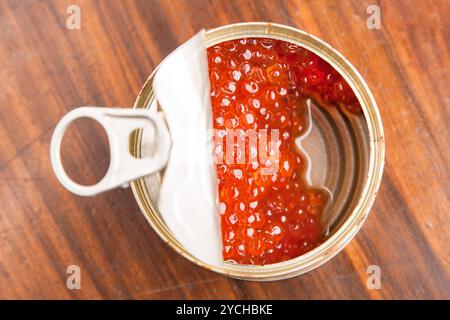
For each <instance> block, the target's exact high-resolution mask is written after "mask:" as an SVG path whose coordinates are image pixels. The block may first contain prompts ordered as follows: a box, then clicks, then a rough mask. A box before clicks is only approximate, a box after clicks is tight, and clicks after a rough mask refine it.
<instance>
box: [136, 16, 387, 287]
mask: <svg viewBox="0 0 450 320" xmlns="http://www.w3.org/2000/svg"><path fill="white" fill-rule="evenodd" d="M246 37H268V38H274V39H279V40H284V41H288V42H291V43H294V44H297V45H300V46H302V47H304V48H306V49H308V50H310V51H312V52H314V53H315V54H317V55H318V56H320V57H321V58H323V59H324V60H325V61H327V62H328V63H330V64H331V65H332V66H333V68H335V69H336V70H337V71H338V72H339V73H340V74H341V75H342V76H343V77H344V79H345V80H346V81H347V82H348V83H349V85H350V86H351V88H352V90H353V91H354V92H355V94H356V96H357V98H358V100H359V102H360V104H361V107H362V109H363V113H364V117H365V121H366V124H367V128H368V131H369V168H368V173H367V179H366V182H365V185H364V188H363V190H362V195H361V197H360V199H359V202H358V203H357V205H356V206H355V207H354V209H353V211H352V212H351V214H350V215H349V217H348V218H347V220H346V221H345V222H344V223H343V224H342V225H341V226H340V227H339V229H338V230H337V231H336V232H335V233H334V234H333V235H332V236H331V237H329V238H328V239H327V240H326V241H325V242H323V243H322V244H321V245H320V246H318V247H317V248H315V249H313V250H311V251H309V252H308V253H306V254H304V255H302V256H299V257H297V258H294V259H291V260H288V261H284V262H280V263H276V264H272V265H265V266H242V265H235V264H224V266H221V267H215V266H211V265H208V264H205V263H203V262H202V261H199V260H198V259H197V258H195V257H194V256H192V255H191V254H190V253H189V252H187V251H186V250H185V249H184V248H183V247H182V246H181V244H180V243H179V242H178V241H177V240H176V239H175V237H174V236H173V235H172V234H171V232H170V230H168V228H167V226H165V224H164V221H163V220H162V218H161V216H160V215H159V214H158V212H157V210H156V208H155V206H154V204H153V203H152V202H151V200H150V198H149V196H148V194H147V192H146V188H145V182H144V179H143V178H141V179H138V180H136V181H133V182H132V183H131V187H132V191H133V194H134V196H135V198H136V201H137V203H138V205H139V207H140V209H141V211H142V213H143V214H144V216H145V217H146V219H147V221H148V222H149V224H150V225H151V226H152V228H153V229H154V230H155V231H156V233H157V234H158V235H159V236H160V237H161V239H163V240H164V241H165V242H166V243H167V244H168V245H169V246H171V247H172V248H173V249H175V250H176V251H177V252H178V253H179V254H181V255H182V256H184V257H185V258H187V259H188V260H190V261H192V262H194V263H196V264H197V265H200V266H202V267H204V268H206V269H209V270H211V271H214V272H218V273H220V274H223V275H227V276H230V277H233V278H238V279H244V280H259V281H268V280H279V279H286V278H290V277H293V276H297V275H300V274H303V273H306V272H308V271H311V270H313V269H315V268H317V267H319V266H320V265H322V264H323V263H325V262H326V261H328V260H330V259H331V258H332V257H333V256H335V255H336V254H337V253H338V252H340V251H341V250H342V249H343V248H344V247H345V246H346V245H347V244H348V242H349V241H350V240H351V239H352V238H353V237H354V236H355V234H356V233H357V232H358V230H359V229H360V228H361V226H362V224H363V223H364V221H365V220H366V218H367V216H368V214H369V211H370V208H371V207H372V205H373V202H374V200H375V197H376V194H377V192H378V189H379V186H380V183H381V178H382V174H383V168H384V157H385V142H384V133H383V125H382V122H381V118H380V114H379V111H378V107H377V104H376V102H375V99H374V97H373V95H372V93H371V92H370V90H369V88H368V86H367V84H366V83H365V81H364V79H363V78H362V76H361V75H360V74H359V72H358V71H357V70H356V69H355V68H354V67H353V65H352V64H351V63H350V62H349V61H348V60H347V59H346V58H345V57H344V56H343V55H342V54H340V53H339V52H338V51H337V50H336V49H334V48H333V47H331V46H330V45H329V44H328V43H326V42H324V41H323V40H321V39H319V38H317V37H315V36H313V35H310V34H309V33H307V32H305V31H303V30H299V29H296V28H293V27H289V26H285V25H281V24H275V23H266V22H248V23H237V24H231V25H226V26H222V27H219V28H215V29H211V30H208V31H207V33H206V41H207V46H208V47H209V46H212V45H214V44H217V43H220V42H224V41H227V40H232V39H239V38H246ZM156 70H157V68H156V69H155V70H154V71H153V72H152V74H151V75H150V76H149V78H148V79H147V81H146V82H145V84H144V86H143V87H142V89H141V91H140V93H139V95H138V97H137V99H136V102H135V104H134V108H148V107H149V106H150V104H151V103H152V101H153V100H154V94H153V89H152V82H153V77H154V75H155V72H156ZM141 140H142V132H139V131H138V132H136V133H135V134H134V135H132V136H131V138H130V151H131V152H132V153H134V154H135V155H136V156H140V146H141Z"/></svg>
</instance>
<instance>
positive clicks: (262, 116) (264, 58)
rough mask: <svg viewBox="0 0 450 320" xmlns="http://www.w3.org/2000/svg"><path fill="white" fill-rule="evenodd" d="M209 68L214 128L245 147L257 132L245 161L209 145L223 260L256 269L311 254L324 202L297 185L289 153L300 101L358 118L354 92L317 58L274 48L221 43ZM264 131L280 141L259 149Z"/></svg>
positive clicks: (299, 163)
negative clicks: (212, 150)
mask: <svg viewBox="0 0 450 320" xmlns="http://www.w3.org/2000/svg"><path fill="white" fill-rule="evenodd" d="M208 64H209V77H210V83H211V103H212V107H213V118H214V128H215V129H218V130H222V131H221V132H224V135H226V134H229V133H230V132H231V130H233V131H232V132H233V135H234V136H233V139H234V138H236V140H235V141H239V139H241V141H244V142H245V143H246V146H249V145H251V144H250V139H251V138H250V136H249V135H247V134H246V133H247V132H249V131H253V132H257V133H258V134H257V138H258V144H259V147H258V148H254V149H252V150H248V152H247V153H246V152H245V151H244V152H242V150H240V149H239V148H237V147H236V144H232V145H230V146H228V145H226V144H224V143H222V144H217V145H216V150H215V151H216V161H217V165H216V168H217V175H218V183H219V200H220V213H221V215H222V224H221V225H222V241H223V256H224V260H231V261H234V262H236V263H241V264H256V265H263V264H270V263H276V262H281V261H285V260H288V259H292V258H295V257H297V256H299V255H302V254H304V253H306V252H308V251H310V250H312V249H313V248H314V247H316V246H318V245H319V244H320V243H321V241H322V228H321V225H320V214H321V211H322V210H323V208H324V205H325V203H326V201H327V197H326V195H325V194H324V193H323V191H321V190H315V189H311V188H310V187H308V186H307V184H306V183H305V181H304V175H303V173H304V172H303V171H304V159H303V158H302V157H301V155H300V154H299V152H298V150H297V147H296V145H295V138H296V137H298V136H299V135H300V134H301V133H302V130H303V126H304V123H305V120H306V119H305V115H304V109H303V105H304V104H302V103H301V101H302V99H304V97H305V96H310V97H313V98H315V99H317V100H318V101H319V102H320V103H321V104H325V105H332V104H338V105H341V106H343V107H344V108H346V110H348V111H351V112H359V111H360V106H359V104H358V101H357V99H356V97H355V95H354V93H353V91H352V90H351V88H350V87H349V85H348V84H347V82H346V81H345V80H344V79H343V78H342V77H341V76H340V75H339V73H337V72H336V71H335V70H334V69H333V68H332V67H331V66H330V65H329V64H328V63H327V62H325V61H324V60H322V59H321V58H320V57H318V56H317V55H315V54H314V53H312V52H310V51H308V50H306V49H304V48H301V47H299V46H296V45H294V44H290V43H287V42H284V41H280V40H273V39H266V38H247V39H238V40H232V41H227V42H223V43H220V44H218V45H215V46H213V47H211V48H209V49H208ZM264 129H265V130H267V136H269V135H270V132H271V130H273V129H275V130H278V131H277V132H278V138H279V139H278V140H273V141H272V139H271V138H270V139H267V143H266V144H265V145H264V147H263V148H262V149H261V141H262V140H261V139H260V138H261V132H263V133H264V131H261V130H264ZM272 142H273V143H272ZM227 147H232V150H229V151H230V152H228V153H227ZM277 148H278V151H279V152H278V153H274V152H275V151H276V150H277ZM249 149H251V148H250V147H249ZM261 150H263V151H264V152H262V151H261ZM274 154H276V155H277V156H276V157H275V156H274ZM230 160H231V161H230ZM267 169H271V171H268V172H269V174H268V173H267Z"/></svg>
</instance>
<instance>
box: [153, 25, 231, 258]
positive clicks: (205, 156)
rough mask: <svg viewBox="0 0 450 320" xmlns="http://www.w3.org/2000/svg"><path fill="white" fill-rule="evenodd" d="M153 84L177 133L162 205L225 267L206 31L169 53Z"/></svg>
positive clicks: (201, 253)
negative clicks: (213, 144) (214, 155)
mask: <svg viewBox="0 0 450 320" xmlns="http://www.w3.org/2000/svg"><path fill="white" fill-rule="evenodd" d="M153 88H154V90H155V94H156V99H157V101H158V104H159V106H160V108H161V109H162V110H163V113H164V117H165V119H166V122H167V125H168V127H169V131H170V133H171V136H172V149H171V155H170V160H169V162H168V164H167V167H166V169H165V172H164V176H163V179H162V184H161V188H160V191H159V198H158V201H157V203H158V209H159V211H160V213H161V215H162V217H163V219H164V221H165V223H166V224H167V226H168V227H169V229H170V230H171V232H172V233H173V235H174V236H175V238H176V239H177V240H178V241H179V242H180V243H181V244H182V245H183V246H184V247H185V248H186V249H187V250H188V251H189V252H191V254H192V255H194V256H195V257H197V258H198V259H200V260H201V261H203V262H205V263H208V264H211V265H215V266H219V265H222V263H223V259H222V244H221V238H220V235H221V232H220V221H219V213H218V191H217V184H216V173H215V165H214V161H213V157H212V155H213V152H212V137H211V136H212V135H211V130H212V111H211V105H210V95H209V92H210V90H209V78H208V62H207V56H206V45H205V30H202V31H200V32H199V33H197V34H196V35H195V36H194V37H193V38H191V39H190V40H189V41H187V42H185V43H184V44H183V45H181V46H180V47H178V48H177V49H176V50H175V51H173V52H172V53H171V54H170V55H169V56H167V58H166V59H165V60H164V61H163V62H162V63H161V65H160V67H159V68H158V71H157V73H156V75H155V79H154V81H153Z"/></svg>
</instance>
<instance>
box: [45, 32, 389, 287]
mask: <svg viewBox="0 0 450 320" xmlns="http://www.w3.org/2000/svg"><path fill="white" fill-rule="evenodd" d="M242 38H271V39H276V40H281V41H284V42H287V43H290V44H293V45H296V46H299V47H303V48H305V49H307V50H309V51H311V52H313V53H314V54H316V55H317V56H319V57H320V58H322V59H323V60H324V61H326V62H327V63H329V64H330V65H331V67H333V68H334V69H335V70H336V71H337V72H338V73H339V74H340V75H341V76H342V77H343V79H344V80H345V81H347V83H348V84H349V86H350V87H351V89H352V90H353V92H354V94H355V96H356V98H357V99H358V101H359V104H360V106H361V109H362V113H360V114H358V115H357V116H350V114H349V113H348V112H343V111H342V110H341V109H340V108H322V107H318V105H317V104H316V103H311V104H310V106H311V107H310V108H309V123H310V127H311V132H310V133H309V135H308V141H305V145H304V144H303V143H302V147H306V148H307V149H308V156H309V157H310V159H311V160H312V161H311V162H312V163H313V164H314V165H316V166H318V167H319V168H320V170H316V171H315V173H314V174H315V177H314V180H315V181H317V182H318V183H319V184H320V185H321V186H324V187H325V188H326V189H327V190H328V191H329V192H330V195H332V201H330V202H329V207H328V208H327V219H328V220H327V224H326V226H327V228H326V232H325V240H324V242H323V243H321V244H320V245H319V246H317V247H315V248H314V249H313V250H311V251H309V252H307V253H305V254H303V255H300V256H298V257H296V258H293V259H290V260H286V261H284V262H279V263H275V264H267V265H241V264H237V263H232V262H227V261H225V262H224V263H223V264H220V265H212V264H208V263H205V262H203V261H201V260H200V259H198V258H196V256H195V255H194V254H192V253H191V252H190V251H189V250H187V249H186V248H185V247H184V246H183V245H182V244H181V243H180V241H178V240H177V237H175V235H174V234H173V232H172V231H171V230H170V228H169V227H168V225H167V224H166V223H165V220H164V218H163V216H162V215H161V213H160V212H159V210H158V205H157V199H158V196H159V191H160V188H161V183H162V181H164V180H163V179H164V170H163V169H164V167H165V164H166V163H167V159H168V158H169V153H170V148H171V137H170V132H169V131H168V129H167V127H166V124H165V122H164V119H163V118H162V117H161V114H159V105H158V102H157V99H156V96H155V93H154V90H153V87H152V86H153V82H154V81H153V80H154V78H155V75H156V71H157V70H158V68H157V69H156V70H155V71H154V72H153V73H152V74H151V75H150V77H149V78H148V80H147V81H146V83H145V85H144V87H143V88H142V90H141V92H140V93H139V96H138V98H137V100H136V103H135V105H134V110H133V109H129V108H128V109H111V108H92V107H83V108H78V109H75V110H73V111H71V112H69V113H68V114H67V115H66V116H64V117H63V119H62V120H61V121H60V123H58V125H57V126H56V128H55V131H54V134H53V137H52V142H51V146H50V154H51V160H52V165H53V168H54V171H55V173H56V175H57V177H58V179H59V180H60V182H61V183H62V184H63V185H64V186H65V187H66V188H67V189H69V190H70V191H72V192H74V193H76V194H79V195H85V196H86V195H94V194H96V193H98V192H102V191H105V190H108V189H111V188H112V187H115V186H118V185H120V184H124V183H125V184H126V183H127V182H130V184H131V188H132V190H133V193H134V196H135V198H136V201H137V203H138V205H139V207H140V209H141V211H142V213H143V214H144V216H145V217H146V219H147V221H148V222H149V223H150V225H151V226H152V227H153V229H154V230H155V231H156V232H157V233H158V234H159V236H160V237H161V238H162V239H163V240H164V241H165V242H166V243H168V244H169V245H170V246H171V247H172V248H174V249H175V250H176V251H177V252H178V253H179V254H181V255H182V256H184V257H185V258H187V259H189V260H190V261H192V262H194V263H196V264H198V265H200V266H202V267H204V268H206V269H209V270H212V271H215V272H218V273H220V274H223V275H226V276H230V277H233V278H239V279H245V280H278V279H285V278H289V277H293V276H296V275H299V274H303V273H305V272H308V271H310V270H313V269H315V268H317V267H318V266H320V265H321V264H323V263H325V262H326V261H328V260H329V259H331V258H332V257H333V256H334V255H336V254H337V253H338V252H339V251H340V250H342V249H343V248H344V246H345V245H346V244H347V243H348V242H349V241H350V240H351V239H352V238H353V236H354V235H355V234H356V232H357V231H358V230H359V229H360V227H361V225H362V224H363V222H364V221H365V219H366V217H367V215H368V213H369V210H370V207H371V206H372V204H373V202H374V199H375V196H376V193H377V190H378V188H379V185H380V181H381V176H382V172H383V165H384V135H383V128H382V124H381V119H380V116H379V112H378V109H377V106H376V103H375V101H374V98H373V96H372V94H371V92H370V91H369V89H368V87H367V85H366V84H365V82H364V80H363V79H362V77H361V76H360V74H359V73H358V72H357V71H356V70H355V68H354V67H353V66H352V65H351V64H350V63H349V62H348V61H347V60H346V59H345V58H344V57H343V56H342V55H341V54H339V53H338V52H337V51H336V50H335V49H333V48H332V47H331V46H329V45H328V44H326V43H324V42H323V41H321V40H320V39H318V38H316V37H314V36H311V35H309V34H307V33H305V32H303V31H301V30H298V29H294V28H291V27H287V26H282V25H278V24H272V23H242V24H234V25H228V26H224V27H220V28H217V29H213V30H209V31H207V32H206V39H205V38H203V39H205V40H206V47H211V46H214V45H216V44H219V43H222V42H225V41H229V40H235V39H242ZM204 43H205V42H204V41H203V42H202V50H201V52H202V53H204V51H203V50H204ZM170 65H172V64H170ZM204 67H205V68H206V64H205V66H204ZM163 68H164V67H160V69H161V70H162V69H163ZM186 74H190V73H186ZM205 81H206V80H205ZM184 83H186V82H183V84H184ZM201 92H202V93H205V96H206V99H207V100H208V99H209V98H208V96H207V93H206V92H205V90H201ZM171 94H172V92H171ZM158 97H159V96H158ZM188 100H189V101H191V99H188ZM191 110H192V109H189V111H191ZM206 110H208V109H206ZM177 112H179V109H177ZM80 117H89V118H93V119H95V120H97V121H98V122H99V123H101V124H102V125H103V127H104V128H105V130H106V133H107V135H108V139H109V144H110V150H111V162H110V167H109V169H108V172H107V173H106V175H105V177H104V178H103V179H102V180H101V181H99V182H98V183H97V184H96V185H94V186H82V185H79V184H77V183H75V182H74V181H72V180H71V179H70V177H69V176H68V175H67V174H66V173H65V171H64V168H63V167H62V163H61V157H60V146H61V141H62V137H63V135H64V131H65V129H66V128H67V126H68V125H69V124H70V123H71V122H72V121H74V120H75V119H77V118H80ZM312 124H314V125H312ZM134 128H145V129H136V130H134V131H132V130H133V129H134ZM146 128H149V129H148V130H147V129H146ZM150 128H153V131H152V130H150ZM175 128H179V127H178V126H176V127H175ZM131 131H132V133H131V135H130V134H129V132H131ZM155 142H156V145H157V146H156V151H155ZM308 144H309V145H308ZM127 148H128V151H129V152H126V150H127ZM149 159H150V160H149ZM161 170H162V171H161ZM166 181H167V180H166ZM171 197H172V193H170V198H171ZM203 198H204V197H202V199H203ZM170 201H172V199H170ZM208 213H209V211H208ZM206 217H207V218H208V217H210V216H209V215H207V216H206ZM195 221H197V222H198V221H199V219H197V220H195ZM183 227H184V224H183ZM208 230H209V229H208ZM212 235H215V233H212ZM207 239H210V238H209V237H208V238H207ZM192 248H194V249H195V248H197V247H192ZM192 248H191V249H192Z"/></svg>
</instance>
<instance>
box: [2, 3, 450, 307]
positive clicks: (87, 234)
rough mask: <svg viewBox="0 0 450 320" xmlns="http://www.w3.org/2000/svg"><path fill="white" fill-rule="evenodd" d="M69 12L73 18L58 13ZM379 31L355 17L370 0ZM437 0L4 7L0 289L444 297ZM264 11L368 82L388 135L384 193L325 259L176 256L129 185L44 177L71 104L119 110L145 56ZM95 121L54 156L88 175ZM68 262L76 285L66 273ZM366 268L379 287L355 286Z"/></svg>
mask: <svg viewBox="0 0 450 320" xmlns="http://www.w3.org/2000/svg"><path fill="white" fill-rule="evenodd" d="M72 2H73V3H75V4H77V5H78V6H80V8H81V29H80V30H68V29H67V28H66V18H67V17H68V14H67V13H66V8H67V6H68V5H70V4H72ZM374 3H376V4H378V5H379V6H380V7H381V14H382V28H381V30H369V29H368V28H367V27H366V19H367V16H368V15H367V13H366V9H367V6H368V5H369V4H374ZM449 13H450V2H449V1H447V0H437V1H432V0H421V1H419V0H401V1H356V0H355V1H346V0H339V1H328V0H312V1H295V0H292V1H275V0H273V1H270V0H267V1H256V0H255V1H243V0H242V1H230V0H228V1H199V0H192V1H189V0H179V1H163V0H161V1H143V0H139V1H134V0H133V1H131V0H129V1H119V0H109V1H107V0H103V1H88V0H77V1H64V0H58V1H57V0H54V1H32V0H23V1H15V0H6V1H5V0H3V1H1V2H0V108H1V112H0V124H1V126H0V150H1V152H0V182H1V183H0V298H8V299H11V298H44V299H49V298H57V299H67V298H69V299H70V298H74V299H80V298H108V299H115V298H123V299H144V298H170V299H173V298H186V299H190V298H212V299H215V298H224V299H237V298H243V299H245V298H256V299H260V298H269V299H280V298H285V299H317V298H333V299H336V298H338V299H341V298H354V299H380V298H387V299H390V298H394V299H399V298H419V299H428V298H447V299H448V298H450V266H449V262H450V261H449V260H450V250H449V242H450V238H449V232H450V222H449V221H450V214H449V211H450V206H449V187H450V179H449V163H450V151H449V138H450V134H449V129H448V124H449V123H450V115H449V114H450V113H449V108H450V94H449V93H450V91H449V85H450V81H449V70H450V56H449V52H450V26H449V24H448V14H449ZM242 21H273V22H278V23H282V24H287V25H291V26H294V27H298V28H301V29H304V30H306V31H308V32H310V33H312V34H314V35H317V36H319V37H320V38H322V39H324V40H325V41H327V42H329V43H330V44H332V45H333V46H334V47H335V48H337V49H338V50H339V51H340V52H342V53H343V54H344V55H345V56H346V57H347V58H348V59H349V60H350V61H352V63H353V64H354V65H355V67H356V68H357V69H358V70H359V71H360V72H361V74H362V75H363V77H364V78H365V79H366V80H367V82H368V84H369V86H370V88H371V90H372V92H373V93H374V95H375V98H376V100H377V102H378V105H379V108H380V111H381V115H382V119H383V123H384V127H385V133H386V143H387V163H386V170H385V174H384V178H383V183H382V186H381V190H380V192H379V194H378V197H377V200H376V202H375V205H374V208H373V210H372V213H371V215H370V216H369V218H368V220H367V222H366V223H365V225H364V226H363V228H362V230H361V231H360V232H359V233H358V235H357V236H356V238H355V239H354V240H353V241H352V242H351V243H350V245H348V246H347V247H346V249H345V250H344V251H343V252H341V253H340V254H339V255H338V256H336V257H335V258H334V259H333V260H332V261H330V262H328V263H326V264H325V265H324V266H322V267H320V268H319V269H317V270H315V271H313V272H310V273H308V274H307V275H304V276H300V277H296V278H294V279H290V280H285V281H277V282H270V283H252V282H244V281H238V280H233V279H228V278H226V277H223V276H220V275H217V274H214V273H211V272H209V271H206V270H204V269H201V268H199V267H197V266H195V265H193V264H192V263H190V262H188V261H187V260H185V259H184V258H182V257H180V256H179V255H178V254H176V253H175V252H173V251H172V250H171V249H170V248H168V247H167V246H166V245H165V244H163V242H162V241H161V240H160V239H159V237H158V236H157V235H156V233H155V232H154V231H153V230H152V229H151V227H150V226H149V225H148V224H147V222H146V220H145V219H144V217H143V216H142V214H141V213H140V211H139V208H138V207H137V205H136V203H135V201H134V198H133V196H132V194H131V191H130V190H121V189H117V190H114V191H111V192H108V193H105V194H102V195H100V196H97V197H95V198H80V197H76V196H74V195H73V194H71V193H69V192H68V191H66V190H65V189H64V188H63V187H62V186H61V185H59V183H58V182H57V181H56V179H55V177H54V175H53V172H52V169H51V167H50V162H49V155H48V153H49V139H50V135H51V132H52V130H53V128H54V126H55V124H56V123H57V121H58V120H59V119H60V117H61V116H62V115H63V114H65V113H66V112H68V111H69V110H71V109H72V108H74V107H76V106H79V105H99V106H130V105H132V104H133V102H134V100H135V97H136V95H137V93H138V92H139V90H140V88H141V86H142V85H143V83H144V81H145V80H146V78H147V77H148V75H149V74H150V72H151V71H152V70H153V69H154V67H155V66H156V65H157V64H158V63H159V62H160V61H161V60H162V59H163V58H164V57H165V56H166V55H167V54H168V53H169V52H171V51H172V50H173V49H174V48H175V47H177V46H178V45H179V44H181V43H182V42H184V41H185V40H187V39H188V38H189V37H191V36H192V35H193V34H194V33H195V32H196V31H197V30H199V29H200V28H212V27H216V26H220V25H225V24H229V23H234V22H242ZM96 132H97V131H95V130H94V129H93V128H92V126H87V125H83V124H80V125H79V126H77V127H76V128H75V129H74V130H72V131H71V133H70V134H71V135H72V136H73V137H75V138H76V139H72V140H71V142H68V143H69V144H70V147H68V148H66V151H65V154H66V156H65V159H66V164H67V166H68V167H69V168H70V171H71V172H72V173H73V174H76V175H78V176H80V177H82V178H83V179H86V181H88V180H89V181H95V178H97V177H98V174H99V172H100V171H101V170H104V168H105V167H106V165H107V163H108V158H107V149H105V147H104V143H103V140H102V139H99V138H97V137H99V136H98V135H97V133H96ZM71 264H76V265H78V266H80V268H81V272H82V288H81V290H68V289H67V287H66V277H67V274H66V268H67V266H69V265H71ZM369 265H379V266H380V268H381V272H382V274H381V276H382V278H381V281H382V288H381V289H380V290H369V289H368V288H367V286H366V281H367V277H368V274H367V273H366V269H367V267H368V266H369Z"/></svg>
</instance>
